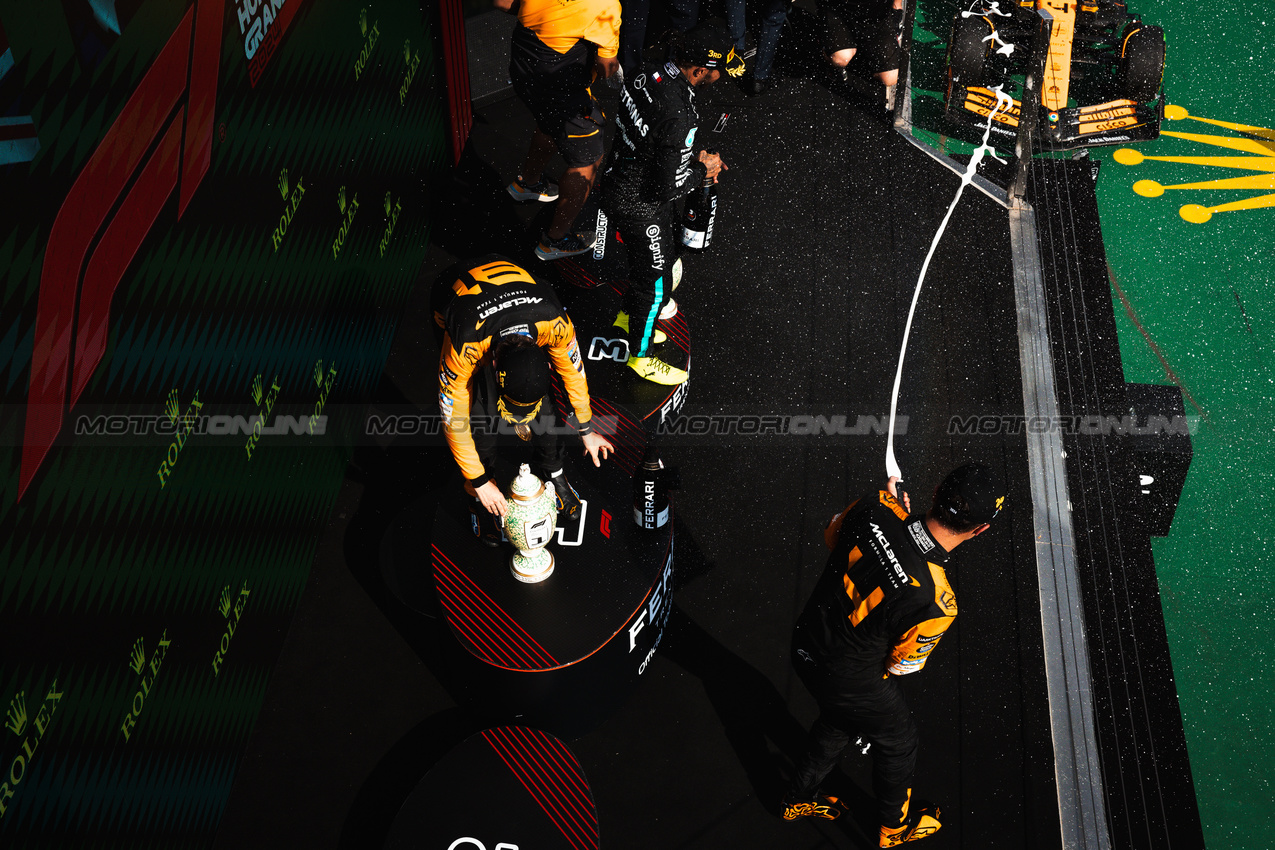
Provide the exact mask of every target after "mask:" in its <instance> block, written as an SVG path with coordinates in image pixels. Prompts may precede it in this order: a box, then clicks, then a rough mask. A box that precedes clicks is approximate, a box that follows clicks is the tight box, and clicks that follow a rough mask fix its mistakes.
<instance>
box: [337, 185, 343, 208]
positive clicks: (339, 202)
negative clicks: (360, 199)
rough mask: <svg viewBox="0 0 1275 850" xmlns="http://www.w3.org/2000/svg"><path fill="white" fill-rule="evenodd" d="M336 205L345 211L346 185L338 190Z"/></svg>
mask: <svg viewBox="0 0 1275 850" xmlns="http://www.w3.org/2000/svg"><path fill="white" fill-rule="evenodd" d="M336 205H337V206H338V207H340V208H341V212H345V187H344V186H342V187H341V188H340V189H337V190H336Z"/></svg>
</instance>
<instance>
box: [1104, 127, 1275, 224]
mask: <svg viewBox="0 0 1275 850" xmlns="http://www.w3.org/2000/svg"><path fill="white" fill-rule="evenodd" d="M1164 117H1165V118H1169V119H1172V120H1174V121H1185V120H1191V121H1198V122H1200V123H1201V124H1212V125H1213V126H1215V127H1222V128H1224V129H1227V130H1231V131H1232V132H1233V133H1235V135H1225V136H1220V135H1211V134H1206V133H1178V132H1173V131H1170V130H1163V131H1161V135H1164V136H1172V137H1174V138H1176V139H1186V140H1187V141H1190V142H1197V143H1199V144H1202V145H1209V146H1211V147H1213V148H1221V149H1223V150H1232V151H1241V152H1243V153H1245V154H1248V156H1144V155H1143V154H1142V153H1141V152H1140V151H1136V150H1133V149H1132V148H1121V149H1120V150H1118V151H1116V152H1115V154H1114V155H1113V156H1114V158H1115V160H1116V162H1118V163H1120V164H1121V165H1141V164H1142V163H1143V162H1144V161H1145V160H1155V161H1158V162H1180V163H1185V164H1187V165H1202V166H1209V167H1211V168H1228V169H1234V170H1236V171H1250V172H1255V173H1253V174H1247V175H1244V176H1242V177H1225V178H1222V179H1220V180H1202V181H1198V182H1191V183H1177V184H1174V185H1170V186H1165V185H1163V184H1161V183H1158V182H1156V181H1155V180H1139V181H1138V182H1137V183H1134V184H1133V191H1135V192H1137V193H1138V194H1139V195H1141V196H1142V197H1144V198H1158V197H1160V196H1161V195H1163V194H1164V193H1165V190H1167V189H1174V190H1183V191H1184V190H1191V191H1206V192H1213V193H1218V192H1227V193H1230V192H1246V193H1249V192H1255V191H1256V192H1261V191H1263V190H1266V191H1271V190H1275V130H1270V129H1267V128H1266V127H1254V126H1252V125H1249V124H1236V123H1234V122H1231V121H1218V120H1215V119H1212V118H1201V117H1199V116H1198V115H1191V114H1189V113H1188V112H1187V111H1186V109H1184V108H1183V107H1181V106H1166V107H1165V108H1164ZM1225 197H1228V195H1221V196H1220V197H1219V196H1218V195H1216V194H1211V195H1209V196H1207V197H1206V198H1205V200H1217V199H1220V198H1225ZM1268 207H1275V194H1258V195H1251V194H1250V195H1249V196H1248V197H1245V198H1240V199H1239V200H1233V201H1225V200H1224V201H1222V203H1217V204H1214V205H1212V206H1204V205H1203V204H1185V205H1183V206H1181V207H1179V208H1178V215H1180V216H1182V218H1183V219H1185V220H1186V221H1189V222H1191V223H1192V224H1204V223H1205V222H1206V221H1208V220H1209V219H1211V218H1213V215H1214V213H1220V212H1236V211H1239V210H1257V209H1265V208H1268Z"/></svg>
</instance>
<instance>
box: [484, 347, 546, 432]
mask: <svg viewBox="0 0 1275 850" xmlns="http://www.w3.org/2000/svg"><path fill="white" fill-rule="evenodd" d="M495 366H496V383H498V384H499V385H500V396H501V399H503V400H504V402H505V406H506V407H508V408H509V411H510V413H514V414H515V415H519V416H526V415H528V414H529V413H532V412H533V411H534V409H535V408H537V407H538V406H539V405H540V400H541V399H542V398H544V397H545V395H546V394H547V393H548V392H549V357H548V355H546V354H545V350H544V349H543V348H540V347H539V346H537V345H515V346H510V347H509V348H507V349H505V350H504V351H501V352H500V359H499V361H497V362H496V364H495Z"/></svg>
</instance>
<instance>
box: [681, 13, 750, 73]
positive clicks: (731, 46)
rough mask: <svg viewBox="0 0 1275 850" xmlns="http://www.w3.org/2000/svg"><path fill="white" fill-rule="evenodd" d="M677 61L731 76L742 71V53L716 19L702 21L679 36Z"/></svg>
mask: <svg viewBox="0 0 1275 850" xmlns="http://www.w3.org/2000/svg"><path fill="white" fill-rule="evenodd" d="M677 61H678V62H679V63H680V64H683V65H698V66H700V67H702V68H707V69H708V70H710V71H721V72H722V73H723V74H729V75H730V76H732V77H742V76H743V75H744V57H743V56H740V55H739V53H738V51H736V50H735V40H734V39H732V38H731V37H730V33H728V32H727V31H726V27H724V26H722V24H721V22H720V21H717V20H708V21H704V22H702V23H700V24H698V25H697V26H696V27H695V28H694V29H692V30H691V31H690V32H688V33H686V35H684V36H683V37H682V42H681V45H680V46H679V47H678V49H677Z"/></svg>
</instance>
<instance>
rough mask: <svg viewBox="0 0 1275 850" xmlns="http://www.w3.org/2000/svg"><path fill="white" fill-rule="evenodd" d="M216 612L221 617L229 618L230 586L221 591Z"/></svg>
mask: <svg viewBox="0 0 1275 850" xmlns="http://www.w3.org/2000/svg"><path fill="white" fill-rule="evenodd" d="M217 610H218V611H220V612H221V616H223V617H229V616H230V585H226V586H225V587H223V588H222V589H221V598H220V599H218V600H217Z"/></svg>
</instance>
